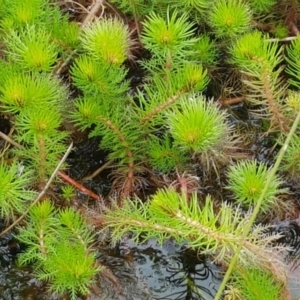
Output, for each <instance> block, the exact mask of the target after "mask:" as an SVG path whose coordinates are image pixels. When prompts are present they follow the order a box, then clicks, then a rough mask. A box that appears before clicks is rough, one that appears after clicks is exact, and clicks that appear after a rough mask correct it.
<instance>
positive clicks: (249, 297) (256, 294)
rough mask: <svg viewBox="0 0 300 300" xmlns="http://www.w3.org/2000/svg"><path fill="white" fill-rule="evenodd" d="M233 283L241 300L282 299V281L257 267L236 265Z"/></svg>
mask: <svg viewBox="0 0 300 300" xmlns="http://www.w3.org/2000/svg"><path fill="white" fill-rule="evenodd" d="M232 280H233V284H234V286H235V288H236V289H238V290H239V294H240V297H241V299H243V300H260V299H264V300H274V299H276V300H277V299H278V300H284V299H285V298H284V296H283V294H282V283H278V282H276V280H275V279H274V278H273V276H272V274H270V273H269V272H266V271H262V270H260V269H257V268H253V267H252V268H243V267H238V268H237V270H236V272H235V274H234V275H233V278H232Z"/></svg>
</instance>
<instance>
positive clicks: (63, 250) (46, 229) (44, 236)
mask: <svg viewBox="0 0 300 300" xmlns="http://www.w3.org/2000/svg"><path fill="white" fill-rule="evenodd" d="M91 232H92V231H91V229H89V225H88V224H87V223H86V222H85V220H84V219H83V217H82V216H81V215H80V213H79V212H76V211H74V210H73V209H72V208H67V209H64V210H57V209H55V208H54V206H53V204H52V203H51V202H50V200H49V199H46V200H44V201H43V202H42V203H39V204H37V205H36V206H34V207H32V208H31V210H30V212H29V219H28V220H27V221H26V224H25V226H22V227H20V228H19V234H18V239H19V240H20V241H21V242H23V243H24V244H25V245H26V246H27V249H26V251H25V252H24V253H22V254H21V255H20V256H19V263H20V264H21V265H23V264H27V263H28V262H33V263H34V264H35V265H36V269H35V275H36V276H37V278H38V279H40V280H46V281H48V282H50V283H51V285H50V289H51V291H53V292H54V293H56V294H59V295H60V294H64V293H65V292H68V293H69V295H70V296H71V299H76V295H77V294H78V293H80V294H82V295H87V294H89V287H90V285H91V284H92V283H93V282H94V279H93V277H94V276H95V275H96V274H97V273H98V272H99V271H100V270H101V268H100V267H98V266H97V264H96V261H95V253H94V252H93V251H92V248H91V244H92V242H93V240H94V237H93V235H92V233H91Z"/></svg>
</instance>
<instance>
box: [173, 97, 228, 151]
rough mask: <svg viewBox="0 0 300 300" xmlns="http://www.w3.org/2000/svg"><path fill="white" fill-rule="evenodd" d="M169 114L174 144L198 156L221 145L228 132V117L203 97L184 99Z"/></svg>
mask: <svg viewBox="0 0 300 300" xmlns="http://www.w3.org/2000/svg"><path fill="white" fill-rule="evenodd" d="M180 104H181V105H180V106H178V107H177V108H176V109H174V110H173V111H172V112H171V113H170V114H169V115H168V124H169V127H170V133H171V135H172V137H173V139H174V144H175V145H178V146H179V147H180V148H182V149H185V150H192V151H194V152H196V153H199V152H205V151H208V150H210V149H212V148H214V147H215V146H217V145H219V143H220V141H222V140H224V138H225V137H226V136H227V133H228V126H227V122H226V115H225V114H224V113H223V112H221V111H220V110H219V108H218V107H217V106H216V105H214V104H213V103H212V102H210V101H206V99H205V98H203V97H192V98H189V99H184V100H183V101H182V102H181V103H180Z"/></svg>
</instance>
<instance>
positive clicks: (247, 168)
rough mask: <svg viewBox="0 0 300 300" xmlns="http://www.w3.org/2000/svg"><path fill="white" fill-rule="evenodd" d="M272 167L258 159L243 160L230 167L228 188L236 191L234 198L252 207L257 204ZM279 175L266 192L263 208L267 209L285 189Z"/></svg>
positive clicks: (247, 206) (263, 209)
mask: <svg viewBox="0 0 300 300" xmlns="http://www.w3.org/2000/svg"><path fill="white" fill-rule="evenodd" d="M269 176H270V169H268V168H267V166H266V165H265V164H263V163H258V162H257V161H242V162H239V163H237V164H236V165H234V166H232V167H230V169H229V172H228V188H229V189H230V190H231V191H232V192H233V193H234V199H235V200H236V201H237V202H238V203H240V204H241V205H243V206H245V207H246V208H250V207H253V206H255V205H256V203H257V202H258V200H259V198H260V196H261V194H262V192H263V190H264V188H265V185H266V182H267V180H268V177H269ZM281 184H282V181H281V179H280V178H279V177H278V176H275V178H274V179H273V180H272V182H271V183H270V185H269V186H268V189H267V191H266V193H265V196H264V199H263V202H262V205H261V210H262V211H266V210H268V209H269V208H271V205H272V204H274V203H275V201H276V197H277V195H278V194H279V193H281V192H282V191H283V189H281V188H280V185H281Z"/></svg>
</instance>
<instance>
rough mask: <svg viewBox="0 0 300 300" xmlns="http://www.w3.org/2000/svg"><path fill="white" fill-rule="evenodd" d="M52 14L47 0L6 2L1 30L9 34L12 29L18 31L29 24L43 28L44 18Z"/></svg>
mask: <svg viewBox="0 0 300 300" xmlns="http://www.w3.org/2000/svg"><path fill="white" fill-rule="evenodd" d="M51 14H52V9H51V8H50V5H49V2H48V1H46V0H28V1H26V2H25V1H21V2H20V1H5V9H4V10H3V14H2V16H1V28H2V29H4V31H6V32H8V31H9V30H10V29H16V30H17V29H20V28H22V27H24V26H26V25H27V24H29V25H33V24H35V25H39V26H41V25H42V24H43V23H44V18H47V17H48V16H49V15H51Z"/></svg>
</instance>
